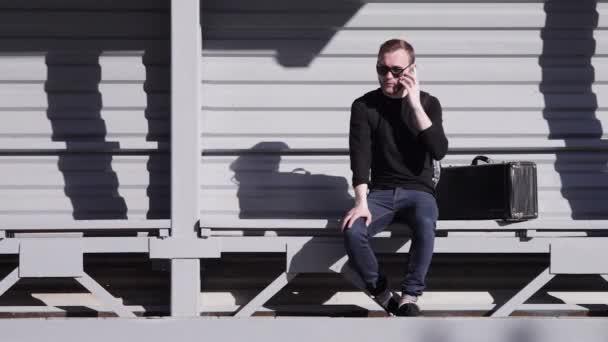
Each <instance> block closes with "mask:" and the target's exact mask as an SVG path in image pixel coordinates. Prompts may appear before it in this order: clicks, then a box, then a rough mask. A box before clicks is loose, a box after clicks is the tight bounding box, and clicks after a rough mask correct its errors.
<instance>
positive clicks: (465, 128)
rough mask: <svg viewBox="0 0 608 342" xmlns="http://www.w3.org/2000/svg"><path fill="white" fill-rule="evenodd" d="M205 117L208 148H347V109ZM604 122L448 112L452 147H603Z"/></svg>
mask: <svg viewBox="0 0 608 342" xmlns="http://www.w3.org/2000/svg"><path fill="white" fill-rule="evenodd" d="M202 115H203V119H202V122H201V131H202V140H203V146H204V148H206V149H208V148H209V149H212V148H241V149H248V148H251V147H253V146H255V145H256V144H257V143H259V142H264V141H276V142H281V143H282V144H283V145H280V144H277V145H276V146H277V148H282V147H284V146H288V147H291V148H307V147H308V148H323V147H326V148H348V129H349V119H350V111H349V110H348V109H336V110H326V109H320V110H313V109H306V108H303V109H301V110H293V109H276V110H274V109H272V110H258V109H255V110H252V109H244V110H234V109H226V110H223V109H222V110H215V109H213V110H211V109H209V110H204V111H203V114H202ZM269 122H272V125H269V124H268V123H269ZM307 122H318V123H319V124H318V125H307V124H306V123H307ZM473 123H474V124H473ZM522 123H525V124H522ZM604 123H608V112H606V111H605V110H600V111H594V110H564V111H562V110H557V109H556V110H552V111H551V110H544V111H543V110H537V111H531V110H529V109H523V110H514V109H513V110H499V111H497V110H492V109H488V110H483V109H474V110H473V109H471V110H462V109H460V110H456V109H445V110H444V113H443V125H444V129H445V132H446V134H447V136H448V139H449V142H450V147H452V148H458V147H480V148H481V147H503V148H509V147H513V148H516V147H562V146H571V145H576V144H582V145H587V146H592V145H594V144H595V145H598V146H600V145H601V143H600V142H599V141H598V139H600V138H603V139H605V138H606V137H605V134H604V133H603V130H602V127H603V125H604ZM514 138H517V139H514ZM315 140H316V141H318V143H317V142H315ZM564 140H567V142H565V141H564ZM594 141H595V142H594ZM323 144H325V146H323ZM268 146H270V144H268Z"/></svg>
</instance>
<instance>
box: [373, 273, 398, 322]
mask: <svg viewBox="0 0 608 342" xmlns="http://www.w3.org/2000/svg"><path fill="white" fill-rule="evenodd" d="M388 288H389V286H388V281H387V280H386V277H385V276H383V275H380V276H379V278H378V282H377V284H376V287H375V288H372V287H368V289H367V290H368V291H369V293H370V294H371V295H372V297H373V299H374V301H375V302H376V303H378V304H379V305H380V306H381V307H382V308H383V309H384V311H386V313H388V314H389V315H392V316H395V315H397V310H398V309H399V300H398V299H396V298H395V297H393V295H392V293H391V298H390V299H389V300H388V302H387V303H386V304H383V303H381V302H380V301H378V296H379V295H381V294H382V293H383V292H385V291H387V290H388Z"/></svg>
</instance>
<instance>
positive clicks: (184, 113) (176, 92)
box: [171, 0, 202, 316]
mask: <svg viewBox="0 0 608 342" xmlns="http://www.w3.org/2000/svg"><path fill="white" fill-rule="evenodd" d="M201 54H202V40H201V29H200V0H171V236H172V237H171V238H179V239H192V240H194V239H197V232H198V222H199V219H198V217H199V210H200V207H199V189H200V188H199V179H198V177H199V168H200V162H201V150H200V148H201V147H200V132H199V127H200V126H199V118H200V111H201V100H200V96H201V80H200V74H201ZM199 264H200V262H199V260H198V259H173V260H171V315H172V316H197V315H198V314H199V312H198V308H199V305H198V298H199V293H200V268H199Z"/></svg>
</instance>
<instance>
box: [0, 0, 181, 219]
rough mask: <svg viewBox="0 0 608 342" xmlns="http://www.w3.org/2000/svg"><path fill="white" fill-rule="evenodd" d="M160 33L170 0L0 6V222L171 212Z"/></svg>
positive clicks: (165, 66)
mask: <svg viewBox="0 0 608 342" xmlns="http://www.w3.org/2000/svg"><path fill="white" fill-rule="evenodd" d="M168 39H169V1H167V0H158V1H156V0H155V1H138V0H128V1H92V0H91V1H37V0H25V1H3V2H2V3H1V4H0V165H1V167H0V193H2V196H0V228H2V229H10V228H11V227H13V226H14V225H16V224H17V223H18V224H23V222H30V223H31V226H32V227H35V226H36V225H35V223H36V222H40V223H44V225H45V226H51V225H53V224H55V225H56V228H59V229H60V228H61V227H62V225H66V224H68V223H70V222H73V221H74V220H81V219H93V220H95V219H117V220H126V221H125V222H127V224H126V225H127V226H128V225H129V224H128V222H135V221H140V222H141V221H142V220H144V221H145V220H148V219H158V218H163V219H167V218H169V200H168V198H169V170H170V166H169V158H168V143H169V104H170V102H169V87H170V77H169V75H170V69H169V55H170V53H169V41H168ZM71 226H72V227H74V225H73V224H71ZM99 228H102V227H99Z"/></svg>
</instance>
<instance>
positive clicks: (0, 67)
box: [0, 0, 608, 312]
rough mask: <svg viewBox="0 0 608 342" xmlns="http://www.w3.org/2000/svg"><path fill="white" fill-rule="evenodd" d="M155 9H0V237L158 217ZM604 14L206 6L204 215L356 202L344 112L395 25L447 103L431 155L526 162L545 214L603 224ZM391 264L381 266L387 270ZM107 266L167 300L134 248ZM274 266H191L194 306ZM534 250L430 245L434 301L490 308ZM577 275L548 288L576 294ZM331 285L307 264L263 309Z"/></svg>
mask: <svg viewBox="0 0 608 342" xmlns="http://www.w3.org/2000/svg"><path fill="white" fill-rule="evenodd" d="M168 8H169V2H168V1H166V0H155V1H140V0H126V1H124V0H123V1H113V0H106V1H93V0H61V1H52V2H49V1H42V0H21V1H3V2H2V3H0V193H1V194H2V195H1V196H0V228H1V229H4V227H8V229H10V227H11V226H13V225H21V224H23V222H26V223H28V224H27V225H28V226H30V227H32V226H35V225H36V223H37V222H44V223H45V224H48V223H49V222H51V223H53V222H55V223H56V225H57V228H60V227H61V225H62V224H65V225H71V226H72V227H74V226H77V225H78V224H79V221H81V220H83V219H110V220H116V221H127V222H135V221H137V222H140V223H141V222H142V221H144V222H149V221H154V220H155V219H167V218H169V212H168V211H169V198H168V197H169V169H170V166H169V158H168V143H169V136H168V134H169V123H168V122H169V88H170V85H169V78H170V77H169V42H168V38H169V31H168V30H169V14H168V13H169V10H168ZM607 16H608V7H607V6H606V3H604V2H599V3H596V2H594V1H582V2H581V1H577V2H574V1H548V2H547V3H546V4H545V3H544V2H542V1H527V2H521V1H502V2H497V1H484V2H461V1H446V2H404V1H390V2H376V1H367V2H366V1H333V0H332V1H321V0H314V1H306V2H304V1H293V0H288V1H269V0H259V1H245V0H224V1H220V0H217V1H216V0H206V1H202V33H203V51H202V61H203V71H202V75H201V77H202V80H203V88H202V91H203V92H202V98H203V108H202V111H201V116H202V120H201V135H202V142H203V143H202V146H201V150H202V151H203V152H204V153H206V156H205V157H203V158H202V161H201V162H202V168H201V170H202V171H201V182H202V184H201V203H202V206H201V223H202V225H203V226H206V227H221V228H229V229H230V228H236V229H250V228H268V229H272V230H274V231H277V232H278V233H279V234H283V232H286V229H285V228H297V229H301V228H304V229H306V230H309V229H313V230H319V229H326V228H327V230H323V232H328V231H329V232H332V233H335V229H333V228H335V222H336V220H337V219H338V218H339V217H340V216H341V214H342V211H343V210H344V209H346V208H348V207H349V206H350V204H351V196H352V192H351V190H350V170H349V168H348V157H347V156H346V155H345V154H344V153H343V152H344V151H345V150H346V147H347V134H348V117H349V107H350V104H351V102H352V100H353V99H354V98H356V97H358V96H360V95H361V94H363V93H364V92H366V91H368V90H371V89H374V88H375V87H376V85H377V81H376V75H375V73H374V64H375V56H376V51H377V48H378V46H379V45H380V43H382V42H383V41H384V40H386V39H389V38H393V37H399V38H405V39H407V40H409V41H410V42H411V43H412V44H413V45H414V47H415V48H416V51H417V55H418V59H417V62H418V65H419V71H420V78H421V83H422V88H423V90H426V91H429V92H431V93H432V94H434V95H436V96H437V97H438V98H439V99H440V100H441V102H442V105H443V108H444V123H445V129H446V132H447V134H448V137H449V139H450V147H451V148H452V150H453V151H454V153H451V154H450V155H449V156H448V157H447V158H446V160H445V162H444V164H466V163H468V162H469V161H470V159H471V158H472V157H473V155H474V152H466V151H464V150H463V149H479V150H488V151H489V153H488V154H489V155H490V156H491V157H494V158H495V159H498V160H517V159H526V160H534V161H536V162H537V163H538V167H539V196H540V197H539V206H540V219H539V220H544V219H547V220H549V219H552V220H566V221H572V220H575V221H576V220H581V219H592V220H595V219H607V218H608V217H607V216H608V214H607V211H606V208H607V207H608V206H607V204H608V203H607V202H608V196H607V195H606V185H607V184H608V182H607V180H608V179H607V178H608V177H607V176H606V161H607V159H608V152H607V151H606V150H607V149H606V144H605V142H604V139H605V137H604V129H603V122H605V120H606V118H607V116H606V114H607V113H608V112H607V109H606V108H607V107H606V103H605V101H606V92H607V91H608V88H606V84H607V81H608V37H606V33H605V32H606V31H605V27H606V20H607V19H606V18H607ZM174 115H175V113H174ZM294 149H295V151H296V152H298V153H302V155H294V153H291V154H290V150H294ZM327 149H331V151H333V152H332V153H330V154H329V155H327V154H324V153H322V151H323V150H327ZM238 150H241V151H238ZM242 150H254V152H255V153H242V152H243V151H242ZM260 150H269V151H279V150H280V151H283V154H276V153H266V154H264V153H259V152H260ZM307 150H311V151H308V152H307ZM499 150H500V151H502V153H500V154H499V153H497V151H499ZM463 151H464V152H463ZM469 151H470V150H469ZM292 152H293V151H292ZM581 222H582V221H581ZM152 224H154V223H152ZM581 225H582V226H583V224H582V223H581ZM289 230H290V231H291V229H289ZM318 232H319V233H321V231H320V230H319V231H318ZM292 233H293V232H292ZM400 258H401V256H390V257H383V258H382V259H381V260H382V262H383V263H384V264H385V265H386V267H387V272H388V273H389V275H390V276H391V277H392V278H394V279H395V280H396V279H398V278H399V277H400V273H401V265H402V262H403V261H402V260H401V259H400ZM105 260H106V259H104V258H101V259H90V261H89V262H88V264H87V265H88V266H87V267H88V268H89V269H92V270H98V271H97V272H98V277H97V278H98V279H99V278H100V277H101V278H102V279H103V280H102V282H104V283H107V284H109V285H111V287H109V289H110V291H111V292H112V293H113V294H115V295H117V296H125V298H135V299H132V300H130V301H129V303H133V305H144V304H146V303H148V304H149V305H153V306H155V308H154V310H156V311H161V312H162V311H163V310H166V304H167V300H168V299H167V298H165V297H163V296H165V295H166V293H167V292H166V291H167V283H166V282H167V279H168V278H167V277H168V275H167V274H166V273H158V272H156V271H154V270H153V269H154V267H152V266H151V265H150V264H148V263H145V262H141V259H139V258H138V257H133V258H129V257H127V258H125V259H122V258H114V259H110V260H109V261H105ZM283 260H284V257H283V256H276V255H275V256H265V255H239V254H236V255H229V256H226V257H225V258H223V259H222V260H211V261H206V262H204V268H205V270H204V272H203V273H202V274H203V292H204V293H203V305H204V308H203V310H205V311H230V310H234V309H235V307H234V304H235V303H236V304H242V303H243V301H244V300H245V299H247V298H250V297H251V296H253V295H254V293H255V291H256V290H259V289H260V288H262V287H264V286H266V285H267V284H268V282H269V281H271V280H272V279H273V278H274V277H275V276H276V275H277V274H278V273H280V272H281V271H282V270H284V261H283ZM14 262H15V260H14V259H6V260H3V264H4V265H9V266H12V265H14ZM546 262H547V260H546V258H545V257H544V256H520V257H507V256H492V255H481V256H459V257H455V256H453V255H442V256H437V257H436V259H435V263H434V264H433V268H432V270H431V274H430V276H429V287H430V288H429V290H430V291H429V294H430V295H429V296H430V298H433V296H435V297H434V298H439V299H437V300H436V303H445V298H447V297H442V293H445V292H451V291H454V290H458V291H461V292H462V293H463V294H462V295H461V296H459V297H460V298H461V301H462V303H463V304H471V303H472V306H473V307H476V308H478V309H479V308H480V307H481V308H484V307H487V306H488V305H489V304H490V303H492V301H493V300H494V299H493V298H491V297H490V294H491V295H493V296H494V297H495V299H496V300H500V298H501V293H510V292H513V291H515V290H517V289H519V288H521V286H523V285H524V284H525V282H526V280H528V279H529V278H530V277H532V276H534V275H535V274H536V273H537V272H538V271H539V270H540V269H541V268H542V265H543V264H546ZM110 264H111V265H110ZM129 265H131V266H129ZM132 265H141V268H138V269H139V270H141V272H143V274H140V275H136V272H134V271H131V268H130V267H132ZM161 266H162V265H161ZM7 267H8V266H7ZM115 267H116V268H115ZM159 267H160V266H159ZM160 268H162V267H160ZM7 269H8V268H7ZM116 270H118V271H116ZM92 273H95V271H92ZM582 280H584V279H580V278H572V279H569V280H567V281H565V282H562V283H557V284H556V285H554V288H553V289H554V291H559V290H564V289H580V288H579V287H577V286H580V285H581V283H583V281H582ZM560 284H561V285H560ZM57 288H59V289H62V288H68V286H66V285H62V284H61V283H57V284H56V285H54V287H53V286H51V287H50V288H44V287H38V288H36V287H35V286H33V285H32V286H30V285H28V284H25V285H24V287H20V288H18V289H17V290H15V291H16V292H13V294H12V296H13V297H9V299H7V297H4V298H3V299H0V302H2V305H5V306H10V305H14V303H15V298H17V299H19V298H22V296H23V294H22V293H26V294H27V293H28V292H31V291H34V290H36V289H38V290H39V291H40V292H45V293H46V292H49V293H50V292H54V291H57ZM143 288H145V289H146V290H145V291H144V290H142V289H143ZM327 288H329V290H328V289H327ZM336 289H338V290H341V291H343V290H344V291H350V290H352V288H351V287H349V286H347V285H345V283H344V281H342V280H340V279H339V278H335V277H327V276H303V277H302V278H298V279H296V281H295V283H294V285H293V286H290V287H288V288H287V289H286V290H285V291H283V292H282V293H281V294H280V295H279V296H277V298H275V299H273V302H272V303H271V304H270V305H269V306H271V307H272V305H275V306H276V305H284V304H290V305H293V304H311V303H313V304H314V303H322V302H324V301H330V302H332V303H334V304H343V303H352V302H353V301H351V300H350V299H349V298H351V297H348V295H341V296H338V297H335V296H334V295H333V292H334V290H336ZM595 289H597V288H595ZM581 290H583V289H581ZM488 291H489V292H490V294H488ZM467 293H473V295H472V297H471V296H469V297H467V295H466V294H467ZM553 295H555V296H556V297H558V298H564V297H560V296H559V295H558V294H556V293H553ZM5 296H9V294H6V295H5ZM36 298H47V302H52V300H49V299H48V298H52V296H48V294H47V296H46V297H44V296H42V297H40V295H39V296H38V297H36ZM158 298H162V300H159V299H158ZM449 298H452V299H448V301H450V300H453V298H454V297H449ZM3 300H4V301H3ZM62 300H63V299H62ZM538 300H540V301H545V302H547V301H550V300H551V299H547V297H544V298H540V299H538ZM442 301H443V302H442ZM355 302H357V303H360V302H361V298H358V299H356V300H355ZM431 302H432V301H431ZM54 303H63V302H61V301H60V300H58V301H57V302H54ZM55 305H60V304H55ZM475 305H478V306H475ZM484 305H485V306H484ZM163 306H164V308H163ZM158 307H160V309H158ZM481 311H483V310H481Z"/></svg>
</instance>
